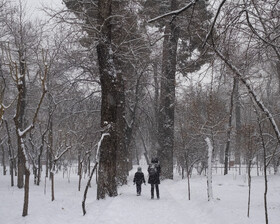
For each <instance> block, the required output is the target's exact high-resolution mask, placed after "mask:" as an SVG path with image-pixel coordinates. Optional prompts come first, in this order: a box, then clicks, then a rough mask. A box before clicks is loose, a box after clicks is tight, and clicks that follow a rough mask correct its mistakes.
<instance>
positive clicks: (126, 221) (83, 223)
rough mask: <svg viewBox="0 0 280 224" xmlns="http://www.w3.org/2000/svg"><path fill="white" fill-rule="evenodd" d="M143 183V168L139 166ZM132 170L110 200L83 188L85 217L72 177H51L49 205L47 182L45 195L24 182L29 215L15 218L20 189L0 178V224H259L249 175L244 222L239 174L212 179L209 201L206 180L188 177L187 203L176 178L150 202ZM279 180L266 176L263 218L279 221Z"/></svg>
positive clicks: (257, 191) (258, 192)
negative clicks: (249, 200)
mask: <svg viewBox="0 0 280 224" xmlns="http://www.w3.org/2000/svg"><path fill="white" fill-rule="evenodd" d="M142 168H143V171H144V174H145V178H146V180H147V176H148V175H147V171H146V170H147V169H146V167H145V166H144V165H142ZM136 169H137V167H134V170H133V171H131V172H130V176H129V180H128V185H126V186H122V187H119V189H118V193H119V195H118V196H117V197H115V198H109V197H107V198H106V199H105V200H96V185H95V184H93V186H92V188H90V189H89V192H88V197H87V201H86V210H87V214H86V215H85V216H83V215H82V208H81V202H82V198H83V190H84V187H85V183H86V181H87V178H85V179H83V181H82V191H81V192H78V191H77V186H78V177H77V176H76V175H74V173H73V175H72V176H71V182H70V183H68V181H67V178H65V179H63V177H62V175H60V174H57V175H56V176H55V179H56V182H55V195H56V197H55V201H53V202H51V200H50V198H51V197H50V182H49V181H47V192H46V195H45V194H44V187H43V184H42V185H40V186H36V185H33V184H32V182H30V187H31V189H30V203H29V215H28V216H27V217H25V218H23V217H22V216H21V211H22V205H23V190H22V189H18V188H17V187H10V186H9V185H10V184H9V182H10V178H9V176H6V177H4V176H0V224H2V223H4V224H18V223H22V224H225V223H227V224H263V223H264V211H263V190H264V188H263V186H264V185H263V177H261V176H260V177H254V178H253V186H252V203H251V216H250V218H247V216H246V215H247V196H248V188H247V185H246V178H244V176H237V177H236V176H231V175H228V176H226V177H225V176H220V175H217V176H214V181H213V189H214V197H215V198H219V200H214V201H212V202H208V201H207V194H206V179H205V177H204V176H194V177H192V179H191V200H190V201H189V200H188V196H187V181H186V180H181V178H180V177H179V176H176V178H175V180H165V181H162V183H161V184H160V185H159V188H160V197H161V198H160V200H157V199H153V200H151V198H150V188H151V186H150V185H149V184H147V185H142V195H141V196H136V187H135V185H133V182H132V179H133V175H134V173H135V171H136ZM279 190H280V176H269V191H268V199H269V208H268V209H269V220H270V222H269V223H270V224H278V223H279V214H280V213H279V212H280V202H279V201H280V193H279Z"/></svg>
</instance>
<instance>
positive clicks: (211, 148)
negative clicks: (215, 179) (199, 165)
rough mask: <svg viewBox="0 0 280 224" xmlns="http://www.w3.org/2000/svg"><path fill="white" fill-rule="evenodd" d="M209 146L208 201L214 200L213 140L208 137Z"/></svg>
mask: <svg viewBox="0 0 280 224" xmlns="http://www.w3.org/2000/svg"><path fill="white" fill-rule="evenodd" d="M205 141H206V143H207V146H208V169H207V196H208V201H211V200H212V199H213V188H212V154H213V153H212V152H213V146H212V143H211V140H210V139H209V138H208V137H207V138H206V139H205Z"/></svg>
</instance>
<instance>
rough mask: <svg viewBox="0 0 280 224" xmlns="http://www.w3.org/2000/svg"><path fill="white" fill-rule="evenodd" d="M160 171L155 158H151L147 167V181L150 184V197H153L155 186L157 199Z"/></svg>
mask: <svg viewBox="0 0 280 224" xmlns="http://www.w3.org/2000/svg"><path fill="white" fill-rule="evenodd" d="M160 172H161V167H160V164H159V161H158V159H157V158H153V159H152V161H151V164H150V165H149V167H148V173H149V179H148V183H149V184H151V199H154V189H155V188H156V194H157V199H159V187H158V185H159V184H160V179H159V176H160Z"/></svg>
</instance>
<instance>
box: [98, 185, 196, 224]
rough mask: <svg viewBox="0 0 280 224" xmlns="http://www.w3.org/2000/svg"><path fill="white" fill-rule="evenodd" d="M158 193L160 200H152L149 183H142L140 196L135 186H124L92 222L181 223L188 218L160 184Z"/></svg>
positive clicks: (186, 213)
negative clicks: (137, 194)
mask: <svg viewBox="0 0 280 224" xmlns="http://www.w3.org/2000/svg"><path fill="white" fill-rule="evenodd" d="M160 193H161V199H160V200H157V199H153V200H152V199H150V185H146V186H145V185H143V187H142V195H141V196H136V193H135V186H124V187H122V188H121V190H120V195H119V196H118V197H117V198H114V199H113V200H112V201H111V203H109V204H108V205H107V207H106V208H105V209H104V211H103V212H101V213H99V215H98V217H96V219H95V222H94V223H103V224H107V223H108V224H109V223H114V224H123V223H135V224H141V223H145V224H150V223H151V224H152V223H161V224H165V223H166V224H173V223H174V224H181V223H182V224H183V223H186V221H187V220H190V216H189V214H188V212H187V211H186V210H184V208H183V206H181V205H180V204H179V203H178V202H177V201H176V200H175V199H174V198H173V197H172V195H171V194H170V193H169V192H168V190H167V189H166V188H165V187H164V186H163V185H162V184H161V185H160ZM112 220H114V222H112ZM192 224H196V222H192Z"/></svg>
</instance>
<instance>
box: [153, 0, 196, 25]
mask: <svg viewBox="0 0 280 224" xmlns="http://www.w3.org/2000/svg"><path fill="white" fill-rule="evenodd" d="M198 1H199V0H193V1H192V2H190V3H189V4H188V5H186V6H184V7H183V8H181V9H177V10H174V11H171V12H168V13H166V14H163V15H160V16H157V17H155V18H153V19H150V20H148V23H152V22H155V21H156V20H159V19H162V18H165V17H167V16H173V15H175V16H177V15H179V14H180V13H182V12H184V11H185V10H187V9H188V8H190V7H191V6H193V5H195V4H196V3H197V2H198Z"/></svg>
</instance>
